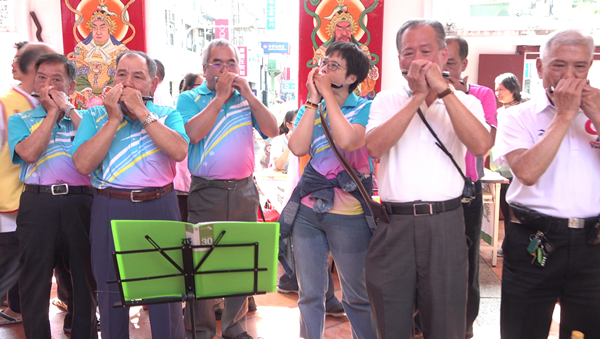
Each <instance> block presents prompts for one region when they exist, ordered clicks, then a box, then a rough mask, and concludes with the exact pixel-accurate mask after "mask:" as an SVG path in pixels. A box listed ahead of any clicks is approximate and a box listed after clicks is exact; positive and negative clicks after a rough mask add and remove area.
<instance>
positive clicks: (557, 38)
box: [540, 29, 594, 60]
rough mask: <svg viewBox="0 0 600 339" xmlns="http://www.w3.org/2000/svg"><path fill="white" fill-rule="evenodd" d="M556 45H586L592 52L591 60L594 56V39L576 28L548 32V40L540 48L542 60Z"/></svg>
mask: <svg viewBox="0 0 600 339" xmlns="http://www.w3.org/2000/svg"><path fill="white" fill-rule="evenodd" d="M554 45H571V46H572V45H580V46H585V47H587V49H588V51H589V52H590V60H592V58H593V57H594V39H593V38H592V37H591V36H589V35H584V34H583V33H582V32H581V31H579V30H576V29H563V30H559V31H554V32H552V33H551V34H548V36H547V37H546V41H545V42H544V44H543V45H542V46H541V48H540V58H541V59H542V60H544V58H545V57H547V56H548V52H549V51H550V49H551V48H552V47H553V46H554Z"/></svg>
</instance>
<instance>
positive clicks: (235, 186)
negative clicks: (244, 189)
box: [225, 180, 237, 191]
mask: <svg viewBox="0 0 600 339" xmlns="http://www.w3.org/2000/svg"><path fill="white" fill-rule="evenodd" d="M230 183H232V184H233V187H229V184H230ZM225 188H226V189H227V190H228V191H235V190H236V189H237V181H236V180H228V181H225Z"/></svg>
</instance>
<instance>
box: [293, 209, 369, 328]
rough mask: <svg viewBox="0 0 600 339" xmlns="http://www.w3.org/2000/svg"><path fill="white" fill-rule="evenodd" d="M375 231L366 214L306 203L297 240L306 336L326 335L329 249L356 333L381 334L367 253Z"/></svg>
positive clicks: (297, 224)
mask: <svg viewBox="0 0 600 339" xmlns="http://www.w3.org/2000/svg"><path fill="white" fill-rule="evenodd" d="M370 240H371V231H370V230H369V226H368V225H367V221H366V219H365V217H364V215H362V214H361V215H341V214H333V213H320V214H317V213H315V212H313V210H312V209H311V208H309V207H306V206H304V205H301V206H300V209H299V210H298V214H297V215H296V220H295V221H294V228H293V231H292V242H293V246H294V258H295V261H296V275H297V276H298V285H299V287H300V288H299V293H298V294H299V299H298V308H299V309H300V337H303V338H306V339H315V338H319V339H320V338H323V331H324V325H325V299H326V298H325V294H326V292H327V286H328V284H329V281H328V280H329V278H328V274H327V270H328V266H329V258H328V256H329V252H330V251H331V254H332V256H333V259H334V260H335V264H336V267H337V268H338V274H339V277H340V283H341V285H342V303H343V305H344V310H345V311H346V315H347V316H348V319H349V320H350V325H351V327H352V337H353V338H355V339H357V338H360V339H370V338H373V339H376V338H377V330H376V326H375V320H374V318H373V314H372V312H371V305H370V303H369V297H368V295H367V287H366V276H365V256H366V254H367V250H368V248H369V241H370Z"/></svg>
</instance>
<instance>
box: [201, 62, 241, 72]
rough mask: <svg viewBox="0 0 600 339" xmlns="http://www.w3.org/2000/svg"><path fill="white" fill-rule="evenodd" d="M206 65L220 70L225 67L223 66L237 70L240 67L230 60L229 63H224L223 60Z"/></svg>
mask: <svg viewBox="0 0 600 339" xmlns="http://www.w3.org/2000/svg"><path fill="white" fill-rule="evenodd" d="M206 65H208V66H211V67H212V68H214V69H215V70H217V71H220V70H222V69H223V67H227V69H228V70H230V71H231V70H236V69H237V68H238V64H237V63H235V62H228V63H222V62H215V63H212V64H211V63H210V62H209V63H207V64H206Z"/></svg>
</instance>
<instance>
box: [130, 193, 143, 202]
mask: <svg viewBox="0 0 600 339" xmlns="http://www.w3.org/2000/svg"><path fill="white" fill-rule="evenodd" d="M141 192H143V191H142V190H133V191H131V192H129V198H130V199H131V202H143V201H144V200H135V199H133V193H141Z"/></svg>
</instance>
